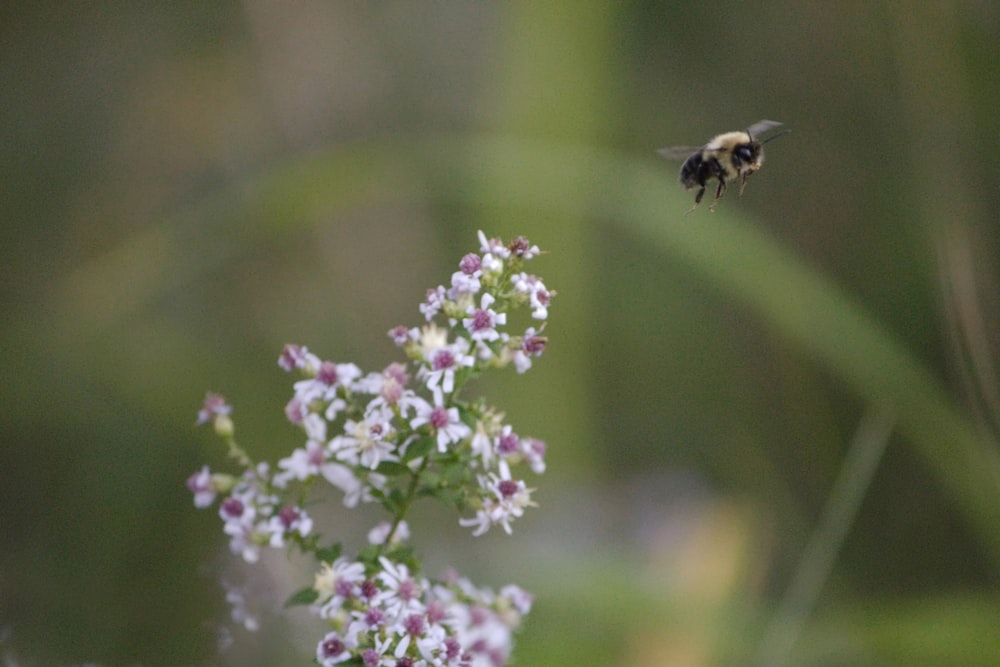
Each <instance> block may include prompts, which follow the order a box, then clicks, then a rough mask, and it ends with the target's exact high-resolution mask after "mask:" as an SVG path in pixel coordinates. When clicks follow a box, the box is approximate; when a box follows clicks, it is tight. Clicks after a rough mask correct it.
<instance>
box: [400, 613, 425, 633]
mask: <svg viewBox="0 0 1000 667" xmlns="http://www.w3.org/2000/svg"><path fill="white" fill-rule="evenodd" d="M403 627H404V628H405V629H406V632H407V633H409V634H410V635H411V636H413V637H419V636H420V635H422V634H424V618H423V616H420V615H419V614H410V615H409V616H407V617H406V620H404V621H403Z"/></svg>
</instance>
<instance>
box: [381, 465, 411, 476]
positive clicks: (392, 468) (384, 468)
mask: <svg viewBox="0 0 1000 667" xmlns="http://www.w3.org/2000/svg"><path fill="white" fill-rule="evenodd" d="M375 472H377V473H379V474H380V475H385V476H386V477H398V476H400V475H405V474H406V473H408V472H410V469H409V468H407V467H406V466H404V465H403V464H402V463H396V462H395V461H382V462H381V463H379V464H378V467H377V468H375Z"/></svg>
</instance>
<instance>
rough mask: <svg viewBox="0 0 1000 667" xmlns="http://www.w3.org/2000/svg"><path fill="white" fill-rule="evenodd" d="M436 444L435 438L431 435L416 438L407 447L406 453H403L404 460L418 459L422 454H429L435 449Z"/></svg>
mask: <svg viewBox="0 0 1000 667" xmlns="http://www.w3.org/2000/svg"><path fill="white" fill-rule="evenodd" d="M434 445H435V441H434V438H433V437H431V436H429V435H428V436H424V437H422V438H418V439H416V440H414V441H413V442H411V443H410V444H409V445H408V446H407V447H406V453H405V454H404V455H403V462H404V463H405V462H407V461H412V460H413V459H418V458H420V457H422V456H427V454H429V453H430V452H431V451H433V449H434Z"/></svg>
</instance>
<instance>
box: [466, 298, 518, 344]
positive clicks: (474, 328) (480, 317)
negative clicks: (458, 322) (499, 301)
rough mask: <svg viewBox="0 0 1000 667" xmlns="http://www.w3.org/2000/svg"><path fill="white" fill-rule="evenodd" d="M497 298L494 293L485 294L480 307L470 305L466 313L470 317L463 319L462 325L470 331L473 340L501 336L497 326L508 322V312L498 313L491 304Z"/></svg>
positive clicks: (488, 339)
mask: <svg viewBox="0 0 1000 667" xmlns="http://www.w3.org/2000/svg"><path fill="white" fill-rule="evenodd" d="M495 301H496V299H495V298H494V297H493V295H492V294H488V293H487V294H483V296H482V298H481V299H480V301H479V308H476V307H475V306H469V308H468V310H466V313H465V314H466V315H468V316H469V317H466V318H463V319H462V326H464V327H465V328H466V330H467V331H468V332H469V334H470V336H471V338H472V340H475V341H494V340H497V339H498V338H500V332H498V331H497V327H499V326H503V325H504V324H507V314H506V313H497V312H496V311H494V310H492V309H491V308H490V306H492V305H493V303H494V302H495Z"/></svg>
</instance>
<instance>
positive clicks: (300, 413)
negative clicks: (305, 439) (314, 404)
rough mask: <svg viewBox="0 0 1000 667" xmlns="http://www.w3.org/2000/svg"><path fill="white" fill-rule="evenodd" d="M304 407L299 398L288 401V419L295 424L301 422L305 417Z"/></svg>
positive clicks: (286, 414)
mask: <svg viewBox="0 0 1000 667" xmlns="http://www.w3.org/2000/svg"><path fill="white" fill-rule="evenodd" d="M303 408H304V406H303V405H302V401H300V400H299V399H297V398H293V399H292V400H290V401H288V405H286V406H285V416H286V417H288V421H290V422H292V423H293V424H301V423H302V420H303V419H305V410H304V409H303Z"/></svg>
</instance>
